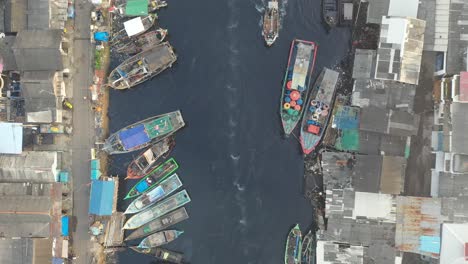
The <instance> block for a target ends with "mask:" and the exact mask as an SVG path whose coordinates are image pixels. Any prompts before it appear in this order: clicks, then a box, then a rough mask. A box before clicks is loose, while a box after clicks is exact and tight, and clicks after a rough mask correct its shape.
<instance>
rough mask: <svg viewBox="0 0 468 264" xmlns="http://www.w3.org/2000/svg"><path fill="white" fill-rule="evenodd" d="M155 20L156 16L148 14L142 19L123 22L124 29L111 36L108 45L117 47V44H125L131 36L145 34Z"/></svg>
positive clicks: (136, 18) (137, 18)
mask: <svg viewBox="0 0 468 264" xmlns="http://www.w3.org/2000/svg"><path fill="white" fill-rule="evenodd" d="M157 18H158V16H157V15H156V14H150V15H147V16H143V17H135V18H132V19H129V20H127V21H125V22H123V26H124V28H122V29H120V30H119V31H117V32H116V33H113V34H112V38H111V39H110V43H111V44H112V45H118V44H119V42H126V41H128V40H129V39H130V38H131V37H133V36H138V35H140V34H143V33H145V32H146V31H148V30H149V29H150V28H151V27H152V26H153V25H154V24H155V23H156V20H157Z"/></svg>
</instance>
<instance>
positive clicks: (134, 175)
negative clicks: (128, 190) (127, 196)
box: [125, 136, 175, 179]
mask: <svg viewBox="0 0 468 264" xmlns="http://www.w3.org/2000/svg"><path fill="white" fill-rule="evenodd" d="M174 146H175V141H174V137H172V136H171V137H167V138H165V139H163V140H161V141H159V142H158V143H156V144H154V145H153V146H151V147H150V148H149V149H147V150H146V151H144V152H143V153H141V154H140V155H138V157H136V158H135V159H134V160H133V161H132V162H131V163H130V164H129V165H128V168H127V177H126V178H125V179H140V178H142V177H143V176H145V175H146V174H148V172H149V171H151V170H152V169H153V168H154V167H156V166H157V163H156V162H157V161H158V160H159V159H160V158H163V159H165V158H166V157H167V155H169V153H170V152H171V151H172V149H173V148H174Z"/></svg>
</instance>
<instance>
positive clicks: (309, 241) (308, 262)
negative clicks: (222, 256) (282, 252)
mask: <svg viewBox="0 0 468 264" xmlns="http://www.w3.org/2000/svg"><path fill="white" fill-rule="evenodd" d="M315 247H316V243H315V234H314V233H312V231H309V233H307V235H305V236H304V239H302V257H301V264H315Z"/></svg>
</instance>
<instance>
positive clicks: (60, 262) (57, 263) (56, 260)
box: [52, 258, 63, 264]
mask: <svg viewBox="0 0 468 264" xmlns="http://www.w3.org/2000/svg"><path fill="white" fill-rule="evenodd" d="M52 264H63V259H61V258H52Z"/></svg>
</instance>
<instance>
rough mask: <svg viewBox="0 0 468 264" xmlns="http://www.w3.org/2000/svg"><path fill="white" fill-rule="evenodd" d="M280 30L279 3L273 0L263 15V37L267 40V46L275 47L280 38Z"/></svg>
mask: <svg viewBox="0 0 468 264" xmlns="http://www.w3.org/2000/svg"><path fill="white" fill-rule="evenodd" d="M279 28H280V18H279V9H278V1H277V0H273V1H269V2H268V6H267V8H266V10H265V14H264V15H263V30H262V36H263V38H264V39H265V43H266V44H267V46H271V45H273V43H274V42H275V40H276V39H277V38H278V35H279Z"/></svg>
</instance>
